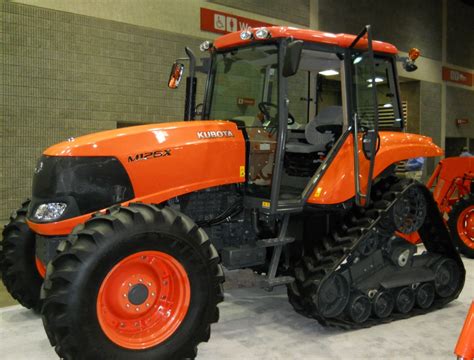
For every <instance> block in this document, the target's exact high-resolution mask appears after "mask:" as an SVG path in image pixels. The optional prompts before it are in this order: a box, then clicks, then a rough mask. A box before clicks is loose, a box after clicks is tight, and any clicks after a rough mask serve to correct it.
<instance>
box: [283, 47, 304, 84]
mask: <svg viewBox="0 0 474 360" xmlns="http://www.w3.org/2000/svg"><path fill="white" fill-rule="evenodd" d="M302 51H303V41H302V40H294V41H292V42H290V43H289V44H288V45H287V47H286V53H285V58H284V59H283V76H284V77H289V76H293V75H295V74H296V72H297V71H298V67H299V66H300V60H301V52H302Z"/></svg>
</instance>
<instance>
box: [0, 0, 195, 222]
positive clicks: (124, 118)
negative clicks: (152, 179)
mask: <svg viewBox="0 0 474 360" xmlns="http://www.w3.org/2000/svg"><path fill="white" fill-rule="evenodd" d="M0 20H1V24H0V66H1V69H2V74H1V75H2V76H0V136H1V139H2V141H1V143H0V149H1V162H0V177H1V180H2V181H1V182H0V184H1V187H0V196H1V205H0V222H4V221H5V220H6V219H7V217H8V215H9V214H10V212H11V211H12V210H14V209H16V208H17V207H18V206H19V204H20V202H21V201H22V199H24V198H26V197H27V196H29V194H30V191H31V177H32V173H33V169H34V166H35V163H36V160H37V158H38V157H39V156H40V155H41V152H42V151H43V150H44V149H45V148H46V147H48V146H50V145H51V144H54V143H56V142H59V141H63V140H65V139H66V138H68V137H70V136H80V135H83V134H87V133H92V132H96V131H101V130H106V129H113V128H115V127H116V125H117V122H131V123H136V124H140V123H150V122H164V121H176V120H180V119H182V116H183V105H184V88H185V87H184V86H182V87H181V88H180V89H178V90H174V91H171V90H169V89H168V88H167V87H166V82H167V79H168V75H169V69H170V66H171V63H172V62H173V61H174V59H176V58H177V57H182V56H183V55H184V46H185V45H188V46H191V48H193V49H194V50H195V52H196V54H197V55H198V56H199V53H198V51H197V47H198V45H199V44H200V42H201V41H202V39H198V38H195V37H187V36H183V35H177V34H171V33H168V32H165V31H160V30H154V29H149V28H144V27H139V26H134V25H129V24H124V23H118V22H113V21H108V20H102V19H97V18H92V17H87V16H82V15H77V14H71V13H65V12H60V11H54V10H50V9H43V8H38V7H34V6H27V5H22V4H17V3H9V2H0ZM202 88H203V84H200V85H199V90H198V95H202ZM198 101H199V102H201V99H198Z"/></svg>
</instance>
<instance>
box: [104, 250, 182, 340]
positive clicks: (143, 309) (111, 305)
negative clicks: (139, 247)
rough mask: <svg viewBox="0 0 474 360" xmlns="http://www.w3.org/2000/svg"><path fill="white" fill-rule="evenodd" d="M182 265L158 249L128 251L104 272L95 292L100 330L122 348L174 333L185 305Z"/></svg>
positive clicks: (166, 337)
mask: <svg viewBox="0 0 474 360" xmlns="http://www.w3.org/2000/svg"><path fill="white" fill-rule="evenodd" d="M190 300H191V286H190V283H189V279H188V275H187V273H186V270H185V269H184V267H183V266H182V265H181V264H180V263H179V261H178V260H176V259H175V258H174V257H172V256H170V255H168V254H166V253H163V252H160V251H141V252H138V253H135V254H133V255H130V256H128V257H126V258H124V259H123V260H121V261H120V262H119V263H117V264H116V265H115V266H114V267H113V268H112V270H110V271H109V273H108V274H107V276H106V277H105V279H104V280H103V282H102V284H101V286H100V289H99V294H98V297H97V317H98V320H99V324H100V327H101V328H102V330H103V331H104V333H105V335H106V336H107V337H108V338H109V339H110V340H111V341H112V342H114V343H115V344H117V345H119V346H121V347H124V348H127V349H148V348H151V347H154V346H156V345H158V344H160V343H162V342H164V341H165V340H167V339H168V338H169V337H170V336H171V335H173V334H174V333H175V331H176V330H177V329H178V327H179V326H180V325H181V323H182V322H183V320H184V318H185V317H186V314H187V312H188V309H189V304H190Z"/></svg>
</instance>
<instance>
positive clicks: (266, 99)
mask: <svg viewBox="0 0 474 360" xmlns="http://www.w3.org/2000/svg"><path fill="white" fill-rule="evenodd" d="M277 73H278V48H277V46H275V45H257V46H251V47H246V48H240V49H235V50H232V51H229V52H226V53H219V54H217V55H216V58H215V61H214V65H213V81H212V85H213V89H212V91H211V94H210V98H209V111H208V113H209V118H210V119H215V120H230V119H233V120H241V121H243V122H244V123H245V125H246V126H247V127H251V126H256V127H258V126H269V125H270V126H271V125H273V126H275V125H276V124H269V123H270V122H271V121H270V117H271V116H268V118H263V117H262V116H261V114H260V113H261V108H260V109H259V104H260V107H261V106H262V105H261V103H266V104H268V105H267V106H265V105H264V106H265V108H264V109H265V110H267V111H268V112H272V113H273V114H272V115H274V114H275V113H276V105H277V99H278V76H277ZM269 115H270V114H269ZM272 117H273V116H272ZM265 123H266V124H265Z"/></svg>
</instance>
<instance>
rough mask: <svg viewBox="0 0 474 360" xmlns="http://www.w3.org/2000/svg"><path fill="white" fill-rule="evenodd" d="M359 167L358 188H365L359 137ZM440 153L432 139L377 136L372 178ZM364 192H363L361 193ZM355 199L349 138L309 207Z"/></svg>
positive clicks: (365, 170)
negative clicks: (415, 160) (397, 165)
mask: <svg viewBox="0 0 474 360" xmlns="http://www.w3.org/2000/svg"><path fill="white" fill-rule="evenodd" d="M358 141H359V163H360V174H361V184H367V180H366V179H365V178H364V175H363V174H368V168H369V161H368V160H367V159H366V158H365V156H364V154H363V152H362V150H361V149H362V137H361V136H360V137H359V139H358ZM442 155H443V150H442V149H441V148H440V147H438V146H437V145H436V144H434V143H433V141H432V139H431V138H429V137H426V136H422V135H416V134H408V133H400V132H389V131H381V132H380V149H379V151H378V153H377V156H376V160H375V166H374V178H375V177H377V176H378V175H379V174H380V173H381V172H382V171H384V170H385V169H386V168H387V167H389V166H390V165H392V164H394V163H397V162H399V161H402V160H406V159H410V158H414V157H434V156H442ZM366 190H367V189H365V188H362V191H364V192H365V191H366ZM354 196H355V180H354V147H353V137H352V135H350V136H348V137H347V139H346V140H345V143H344V144H343V145H342V147H341V149H340V150H339V152H338V153H337V154H336V156H335V158H334V159H333V161H332V163H331V164H330V165H329V167H328V168H327V170H326V172H325V173H324V174H323V176H322V178H321V180H320V181H319V183H318V184H317V186H316V188H315V189H314V191H313V193H312V194H311V195H310V197H309V199H308V203H310V204H320V205H332V204H340V203H342V202H345V201H347V200H349V199H351V198H353V197H354Z"/></svg>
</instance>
